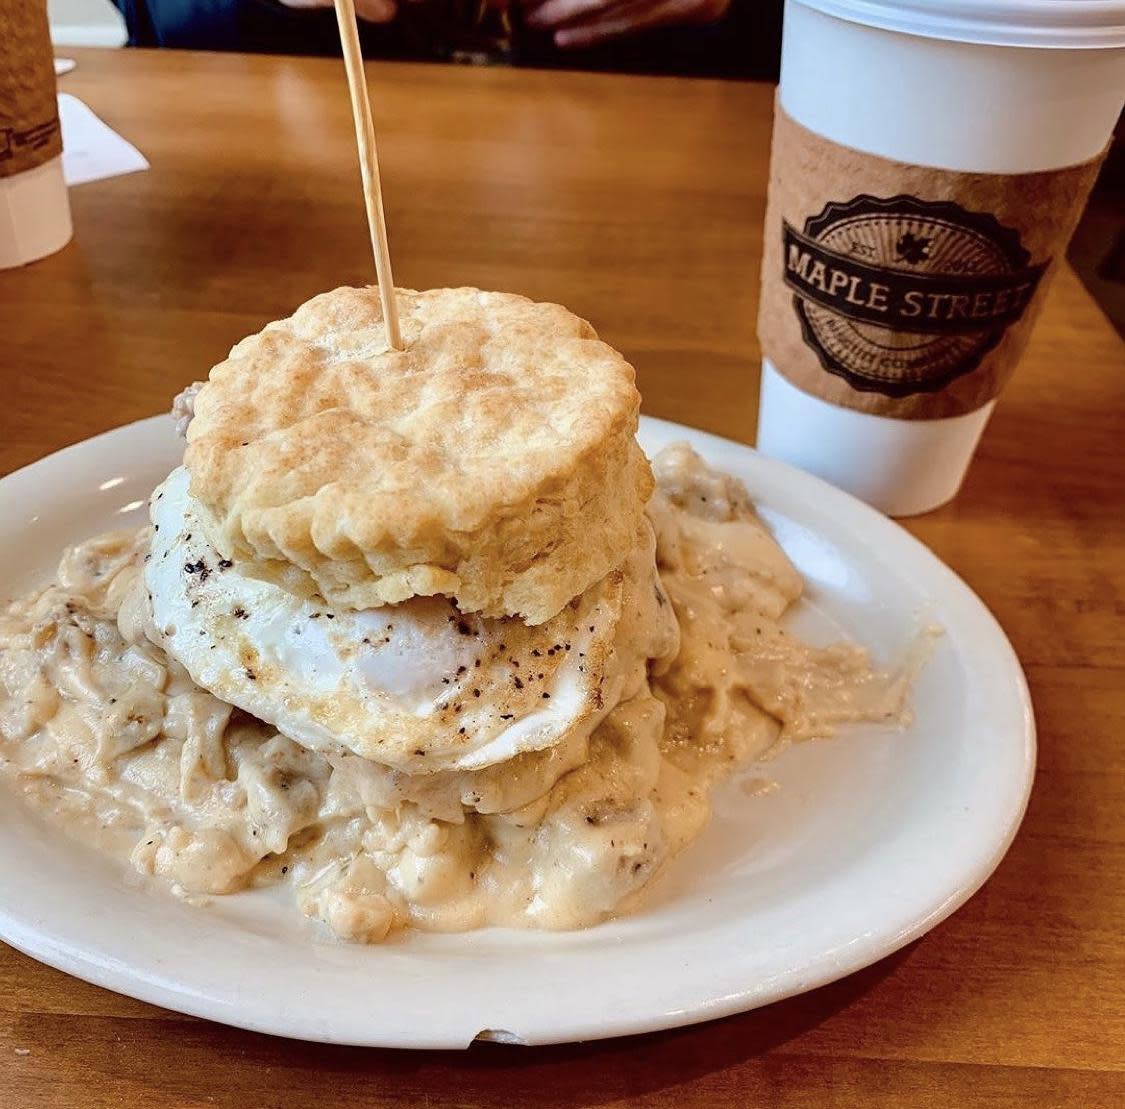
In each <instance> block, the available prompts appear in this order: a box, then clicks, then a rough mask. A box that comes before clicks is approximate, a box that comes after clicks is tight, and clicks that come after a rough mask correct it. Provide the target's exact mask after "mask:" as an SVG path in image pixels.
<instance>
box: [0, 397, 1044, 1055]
mask: <svg viewBox="0 0 1125 1109" xmlns="http://www.w3.org/2000/svg"><path fill="white" fill-rule="evenodd" d="M677 439H687V440H689V441H690V442H691V443H692V444H693V445H694V446H695V447H696V448H697V449H698V450H699V451H700V452H701V453H702V454H703V455H704V456H705V457H706V458H707V459H708V460H709V461H711V462H712V463H715V464H716V465H718V466H721V467H723V468H724V469H726V470H729V471H730V472H731V473H734V474H737V475H738V476H739V477H740V478H742V479H743V480H744V481H745V482H746V484H747V486H748V487H749V489H750V492H751V494H752V495H753V497H754V499H755V501H756V502H757V503H758V504H759V506H760V507H761V509H762V513H763V515H764V516H765V518H766V520H767V521H768V522H769V524H770V526H771V527H772V528H773V529H774V531H775V533H776V535H777V537H778V539H779V540H780V541H781V544H782V546H783V547H784V548H785V549H786V551H787V552H788V554H789V556H790V557H791V558H792V559H793V561H794V562H795V563H796V565H797V566H798V568H799V569H800V571H801V572H802V574H803V575H804V577H805V580H806V582H807V583H808V587H809V588H808V599H807V601H805V602H803V603H802V606H801V609H800V611H799V612H797V613H796V614H795V616H794V619H793V624H794V626H795V627H796V628H797V629H798V630H799V632H800V633H801V634H803V635H805V636H808V637H811V638H814V639H816V640H819V641H827V640H830V639H832V638H833V637H835V636H838V635H839V634H840V633H844V634H846V635H848V636H851V637H852V638H854V639H856V640H858V641H859V642H861V643H863V644H865V645H867V646H869V647H870V648H871V649H872V650H873V651H874V653H875V655H876V656H877V657H879V658H881V659H884V660H893V659H894V658H895V656H896V655H897V654H898V653H899V652H900V651H901V650H902V649H903V648H904V646H905V645H906V643H907V642H908V641H909V640H910V638H911V637H912V636H913V635H914V634H915V631H916V629H917V628H918V627H919V625H920V624H921V623H925V622H930V621H933V622H938V623H940V624H941V625H942V626H943V627H944V629H945V635H944V636H943V637H942V638H941V639H940V640H939V641H938V644H937V647H936V650H935V652H934V655H933V657H932V659H931V661H930V662H929V664H928V665H927V666H926V668H925V670H924V671H923V673H922V675H921V677H920V678H919V679H918V682H917V686H916V688H915V691H914V709H915V717H916V721H915V723H914V725H913V726H912V727H911V728H910V729H908V730H907V731H905V732H901V731H885V730H880V729H877V728H857V729H853V730H852V731H850V732H848V733H847V734H845V735H843V736H841V737H839V738H837V739H835V740H832V741H829V742H825V743H815V744H806V745H803V746H797V747H793V748H791V749H790V750H788V751H787V752H785V753H784V754H783V755H782V756H781V757H780V758H779V759H777V760H776V761H774V762H772V763H770V764H769V765H768V767H766V768H765V769H764V770H763V769H761V768H758V769H755V768H749V769H748V770H747V771H746V772H745V774H743V775H742V777H741V779H735V780H734V781H733V782H731V783H729V784H728V785H727V787H725V788H723V789H722V790H721V791H720V792H719V794H718V795H717V798H716V805H715V818H714V820H713V822H712V824H711V826H710V828H709V829H708V831H707V832H706V833H705V835H704V836H703V838H702V839H701V840H700V841H699V842H697V843H696V844H694V845H693V846H691V847H690V848H689V849H688V850H687V851H686V852H685V853H684V854H683V855H682V856H681V857H680V859H679V860H678V861H677V863H676V864H675V865H673V867H672V868H671V870H670V871H669V873H668V874H667V875H666V876H665V877H664V878H663V879H662V880H661V881H660V882H659V884H658V886H657V888H656V890H655V891H654V893H655V895H654V897H653V898H652V901H651V903H650V904H649V905H648V907H647V908H646V909H645V910H644V911H642V912H640V913H638V914H636V915H634V916H630V917H627V918H625V919H623V920H616V921H611V922H609V923H607V924H602V925H599V926H598V927H595V928H590V929H588V930H586V931H581V932H564V933H534V932H519V931H507V930H500V929H490V930H486V931H481V932H476V933H470V934H467V935H425V934H419V933H414V934H409V935H407V936H405V937H404V938H402V939H400V940H397V941H394V942H390V943H388V944H386V945H383V946H376V947H357V946H348V945H345V944H341V943H338V942H335V941H332V940H330V939H328V938H326V936H325V935H324V934H323V933H322V932H320V931H318V929H317V927H316V926H315V925H313V924H312V923H310V922H308V921H306V920H304V919H303V918H302V917H301V916H300V914H299V913H298V911H297V910H296V908H295V907H293V906H292V905H291V904H289V903H288V901H287V900H285V899H283V898H282V897H280V896H279V895H278V894H277V893H275V892H272V891H258V892H255V893H250V894H239V895H236V896H234V897H228V898H217V899H215V900H214V901H213V902H212V904H211V905H210V906H209V907H206V908H195V907H192V906H190V905H186V904H181V903H180V902H178V901H176V900H175V899H174V898H172V897H171V896H169V895H166V894H164V893H162V892H161V891H159V890H155V889H152V888H147V887H146V885H145V883H144V882H143V881H141V880H140V879H139V878H137V877H136V876H135V875H132V874H131V873H128V872H127V871H126V869H125V868H124V867H122V866H120V865H117V864H114V863H112V862H110V861H107V860H105V859H103V858H101V857H99V856H97V855H95V854H93V853H92V852H89V851H87V850H86V849H85V848H84V847H82V846H80V845H78V844H76V843H74V842H72V841H70V840H68V839H67V838H66V837H65V836H63V835H62V834H61V833H60V832H59V831H57V830H53V829H51V828H49V827H48V826H46V825H45V824H43V823H41V822H40V821H39V820H38V819H36V818H34V817H33V816H31V815H30V814H29V813H28V812H26V811H25V810H24V808H23V807H22V805H21V804H20V803H19V802H18V800H17V799H16V798H14V797H12V796H9V795H4V796H3V797H0V938H3V939H4V940H6V941H7V942H8V943H10V944H11V945H13V946H14V947H17V948H19V949H20V950H22V951H25V952H27V953H28V954H30V955H32V956H34V957H35V958H37V959H40V960H42V961H43V962H45V963H49V964H50V965H51V966H54V967H58V968H59V969H61V970H64V971H67V972H68V973H70V974H74V975H77V976H78V977H79V978H84V979H86V980H88V981H90V982H95V983H97V984H98V985H101V986H105V987H107V988H108V989H112V990H117V991H119V992H121V993H125V994H129V995H131V996H133V997H138V998H141V999H143V1000H145V1001H150V1002H154V1003H155V1004H157V1005H163V1006H165V1007H167V1008H169V1009H176V1010H179V1011H181V1012H185V1013H192V1014H194V1015H196V1016H201V1017H209V1018H211V1019H212V1020H218V1021H223V1022H225V1023H227V1024H232V1025H237V1026H240V1027H244V1028H252V1029H255V1030H258V1031H262V1032H271V1033H275V1034H279V1035H284V1036H294V1037H300V1038H302V1039H309V1040H323V1041H330V1042H339V1043H348V1044H369V1045H380V1046H394V1047H418V1048H421V1047H427V1048H433V1047H464V1046H466V1045H467V1044H469V1043H470V1042H471V1041H472V1040H473V1039H474V1038H475V1037H478V1036H484V1037H486V1038H489V1039H501V1040H507V1041H513V1042H520V1043H550V1042H557V1041H565V1040H581V1039H592V1038H596V1037H602V1036H614V1035H622V1034H625V1033H631V1032H644V1031H649V1030H652V1029H658V1028H667V1027H670V1026H674V1025H681V1024H689V1023H692V1022H695V1021H701V1020H707V1019H709V1018H712V1017H720V1016H724V1015H726V1014H729V1013H734V1012H738V1011H740V1010H745V1009H750V1008H753V1007H755V1006H758V1005H764V1004H766V1003H767V1002H770V1001H776V1000H778V999H780V998H783V997H788V996H790V995H792V994H796V993H799V992H801V991H803V990H808V989H811V988H813V987H815V986H819V985H822V984H824V983H826V982H830V981H832V980H834V979H836V978H840V977H842V976H843V975H846V974H849V973H850V972H852V971H854V970H858V969H859V968H860V967H864V966H867V965H868V964H869V963H872V962H874V961H875V960H877V959H879V958H881V957H882V956H884V955H887V954H889V953H890V952H892V951H894V950H895V949H896V948H899V947H901V946H903V944H905V943H907V942H909V941H910V940H912V939H914V938H915V937H917V936H919V935H921V934H922V933H923V932H925V931H926V930H927V929H929V928H932V927H933V926H934V925H935V924H937V923H938V921H940V920H942V919H943V918H944V917H945V916H947V915H948V914H949V913H951V912H953V910H954V909H956V908H957V907H958V906H959V905H960V904H961V903H962V902H964V901H965V900H966V898H968V897H969V896H970V895H971V894H972V893H973V892H974V891H975V890H976V889H977V888H978V887H979V886H980V885H981V883H982V882H983V881H984V880H985V879H986V878H987V877H988V875H989V874H990V873H991V872H992V870H993V869H994V868H995V867H996V865H997V863H998V862H999V861H1000V859H1001V857H1002V856H1003V854H1004V852H1005V850H1006V849H1007V847H1008V845H1009V843H1010V842H1011V840H1012V837H1013V836H1014V834H1015V832H1016V828H1017V827H1018V825H1019V822H1020V818H1021V817H1022V815H1023V811H1024V807H1025V804H1026V802H1027V796H1028V791H1029V789H1030V785H1031V780H1032V773H1033V769H1034V759H1035V740H1034V722H1033V719H1032V713H1031V704H1030V701H1029V699H1028V693H1027V687H1026V684H1025V682H1024V678H1023V674H1022V672H1021V671H1020V667H1019V663H1018V662H1017V660H1016V657H1015V655H1014V654H1013V652H1012V648H1011V646H1010V645H1009V643H1008V641H1007V639H1006V638H1005V637H1004V633H1003V632H1002V631H1001V630H1000V628H999V627H998V626H997V624H996V622H995V620H994V619H993V618H992V616H991V615H990V614H989V613H988V611H987V610H986V609H985V607H984V606H983V605H982V604H981V602H980V601H979V600H978V599H977V598H976V597H975V596H974V595H973V594H972V593H971V592H970V591H969V589H968V588H967V587H966V586H965V585H964V584H963V583H962V582H961V581H960V579H958V578H957V577H956V576H955V575H954V574H953V573H952V572H951V571H949V570H948V569H946V567H945V566H943V565H942V564H941V563H940V562H939V561H938V560H937V559H936V558H934V556H933V555H932V554H930V552H929V551H927V550H926V549H925V548H924V547H922V546H921V545H920V544H919V543H917V542H916V541H915V540H914V539H912V538H911V537H910V536H909V535H907V534H906V532H904V531H903V530H902V529H901V528H899V527H897V526H896V525H895V524H893V523H891V522H889V521H888V520H886V519H885V518H884V517H882V516H880V515H879V514H878V513H876V512H874V511H873V510H871V509H870V508H867V507H866V506H865V505H863V504H861V503H859V502H858V501H856V500H854V499H852V498H851V497H849V496H847V495H846V494H844V493H841V492H838V491H837V490H835V489H833V488H831V487H830V486H828V485H826V484H824V483H823V482H821V481H819V480H818V479H816V478H813V477H810V476H808V475H806V474H803V473H800V472H798V471H797V470H793V469H790V468H789V467H787V466H784V465H781V464H780V463H777V462H773V461H771V460H769V459H766V458H762V457H760V456H759V455H757V454H755V453H754V452H753V451H751V450H750V449H749V448H747V447H744V446H741V445H739V444H736V443H731V442H728V441H726V440H722V439H717V438H715V437H713V436H710V435H705V434H702V433H700V432H697V431H693V430H691V429H688V428H683V427H678V426H676V425H675V424H669V423H664V422H661V421H657V420H645V421H643V426H642V429H641V440H642V444H643V445H644V447H645V448H646V449H647V450H649V451H652V450H654V449H656V448H659V447H660V446H662V445H663V444H664V443H667V442H671V441H674V440H677ZM178 458H179V443H178V441H177V440H176V438H175V436H174V435H173V432H172V425H171V421H170V420H169V419H167V418H165V417H157V418H154V419H150V420H144V421H141V422H140V423H136V424H131V425H130V426H128V427H123V428H118V429H117V430H116V431H111V432H109V433H107V434H105V435H101V436H99V437H97V438H95V439H91V440H88V441H87V442H84V443H79V444H78V445H77V446H73V447H70V448H68V449H66V450H64V451H60V452H59V453H58V454H55V455H52V456H51V457H49V458H46V459H43V460H42V461H41V462H37V463H36V464H35V465H33V466H29V467H27V468H26V469H24V470H21V471H19V472H18V473H15V474H12V475H11V476H9V477H7V478H5V479H4V480H3V481H0V550H2V551H3V560H2V562H0V596H8V595H13V594H16V593H18V592H21V591H23V590H24V589H25V588H27V587H30V586H32V585H34V584H36V583H38V582H41V581H43V580H45V579H46V578H47V577H48V576H49V575H50V573H51V570H52V569H53V566H54V564H55V561H56V559H57V556H58V553H59V550H60V548H61V547H62V546H63V545H64V544H66V543H70V542H75V541H77V540H80V539H83V538H85V537H87V536H89V535H92V534H94V533H95V532H98V531H101V530H104V529H106V528H109V527H113V526H120V525H124V524H132V523H140V522H141V520H142V519H143V514H144V506H145V501H146V498H147V497H148V494H149V491H150V490H151V488H152V487H153V485H155V484H156V482H157V481H159V480H160V479H161V478H162V477H163V476H164V475H165V473H166V472H167V471H168V470H169V469H170V468H171V467H172V466H173V465H174V464H175V463H176V462H177V461H178ZM763 775H767V776H768V777H769V778H771V779H773V780H776V781H777V782H778V783H779V784H780V789H779V790H777V791H776V792H774V793H771V794H768V795H765V796H755V795H753V793H752V789H751V788H750V786H751V784H752V779H753V778H755V777H761V776H763Z"/></svg>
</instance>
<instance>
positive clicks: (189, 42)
mask: <svg viewBox="0 0 1125 1109" xmlns="http://www.w3.org/2000/svg"><path fill="white" fill-rule="evenodd" d="M113 2H114V3H115V4H116V5H117V7H118V8H120V10H121V12H122V13H123V15H124V16H125V22H126V25H127V27H128V31H129V45H130V46H166V47H178V48H181V49H189V50H192V49H194V50H239V51H252V52H270V53H288V54H335V53H339V37H338V33H337V30H336V17H335V13H334V11H333V3H332V0H113ZM355 8H356V14H357V15H358V16H359V22H360V33H361V38H362V43H363V50H364V54H365V55H366V56H367V57H389V58H402V59H415V60H426V59H429V60H439V59H440V60H451V61H462V62H474V63H486V64H487V63H495V62H508V63H512V64H515V65H530V66H548V67H568V68H576V69H606V70H621V71H627V72H643V73H685V74H686V73H691V74H713V75H716V76H724V77H759V78H761V77H772V76H775V75H776V72H777V58H778V52H779V43H780V39H781V3H780V0H355Z"/></svg>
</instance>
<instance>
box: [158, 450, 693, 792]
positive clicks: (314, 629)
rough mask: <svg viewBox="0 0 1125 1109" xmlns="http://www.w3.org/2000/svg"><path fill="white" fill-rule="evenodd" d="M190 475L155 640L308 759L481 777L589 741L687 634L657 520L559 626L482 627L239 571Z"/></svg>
mask: <svg viewBox="0 0 1125 1109" xmlns="http://www.w3.org/2000/svg"><path fill="white" fill-rule="evenodd" d="M188 485H189V479H188V474H187V471H186V470H185V469H184V468H183V467H178V468H177V469H175V470H173V471H172V473H171V474H170V475H169V477H168V478H167V480H166V481H165V482H164V483H163V485H161V486H160V487H159V488H158V489H157V490H156V492H155V493H154V494H153V498H152V503H151V510H150V515H151V518H152V523H153V528H154V533H153V540H152V547H151V550H150V553H149V556H148V560H147V562H146V564H145V570H144V583H145V586H146V588H147V593H148V597H149V600H150V604H151V614H152V622H151V625H150V628H149V635H150V636H151V637H152V638H153V640H154V641H155V642H156V643H157V644H158V645H159V646H161V647H163V649H164V650H166V651H167V652H168V653H169V654H170V655H172V657H173V658H175V659H176V660H177V661H179V662H180V663H181V664H182V665H183V666H184V667H185V668H186V669H187V671H188V673H189V674H190V675H191V677H192V680H193V681H195V682H196V683H197V684H198V685H200V686H202V687H203V688H204V689H207V690H209V691H210V692H211V693H213V694H214V695H215V696H216V697H218V698H220V699H221V700H223V701H226V702H228V703H229V704H233V705H236V706H238V707H239V708H241V709H244V710H245V711H246V712H249V713H251V714H253V715H254V716H256V717H258V718H259V719H261V720H265V721H267V722H269V723H270V724H272V725H274V727H276V728H277V729H278V730H279V731H280V732H282V733H283V734H284V735H287V736H289V737H290V738H291V739H293V740H295V741H297V742H298V743H302V744H304V745H305V746H307V747H310V748H313V749H317V750H324V751H328V752H333V751H337V752H338V751H341V750H349V751H352V752H354V753H355V754H358V755H360V756H362V757H364V758H368V759H372V760H375V761H377V762H380V763H383V764H385V765H387V766H390V767H393V768H395V769H399V770H403V771H407V772H410V773H426V772H433V771H438V770H448V769H461V770H472V769H478V768H480V767H484V766H490V765H493V764H495V763H499V762H503V761H505V760H507V759H510V758H512V757H513V756H515V755H518V754H521V753H525V752H529V751H540V750H544V749H546V748H549V747H552V746H554V745H555V744H558V743H560V742H562V741H563V740H565V739H568V738H573V737H574V736H575V735H579V734H588V733H589V732H590V731H592V730H593V728H594V727H596V726H597V724H598V723H599V722H600V721H601V720H602V719H603V718H604V717H605V715H606V714H607V713H608V712H609V711H610V710H611V709H612V708H614V706H616V705H617V704H618V703H619V702H620V701H622V700H623V699H626V698H628V697H630V696H633V695H634V694H635V693H636V692H637V691H638V690H639V689H640V688H641V686H642V685H643V683H644V681H645V678H646V675H647V670H648V664H649V662H650V660H654V659H655V660H667V659H670V658H671V657H672V656H674V654H675V652H676V649H677V646H678V636H679V630H678V626H677V624H676V620H675V617H674V616H673V614H672V607H671V605H670V604H669V602H668V599H667V596H666V594H665V593H664V590H663V587H662V586H661V584H660V581H659V578H658V576H657V574H656V569H655V555H654V538H653V533H652V527H651V525H650V524H649V523H648V521H647V520H645V521H643V523H642V529H641V531H640V532H639V534H638V539H637V545H636V548H635V550H634V551H633V553H632V554H631V555H630V557H629V559H628V561H627V562H626V564H625V565H624V566H623V567H621V568H620V569H618V570H615V571H613V572H611V573H610V574H608V575H607V576H606V577H605V578H603V579H602V580H601V581H600V582H598V583H597V584H595V585H594V586H593V587H591V588H590V589H588V590H586V592H585V593H583V594H581V595H580V596H578V597H576V598H575V599H574V600H573V601H571V602H570V604H568V605H567V606H566V607H565V608H564V609H563V610H562V612H560V613H559V614H558V615H557V616H556V617H554V618H553V619H551V620H549V621H548V622H547V623H545V624H541V625H538V626H536V627H529V626H527V625H526V624H524V623H523V622H522V621H520V620H518V619H508V618H505V619H482V618H478V617H475V616H472V615H466V614H463V613H461V612H460V611H458V609H457V608H456V607H455V605H454V604H453V603H452V602H451V601H449V600H448V599H446V598H442V597H414V598H411V599H410V600H409V601H406V602H404V603H402V604H397V605H390V606H385V607H382V608H376V609H367V610H362V611H352V610H344V609H333V608H332V607H330V606H328V604H327V603H326V602H325V601H324V599H323V598H322V597H320V596H318V595H316V594H307V595H306V594H303V593H302V592H301V591H300V590H299V589H295V588H293V587H292V585H291V583H289V582H288V581H287V580H286V577H285V573H284V570H283V569H281V568H278V567H274V566H271V565H269V564H258V563H243V562H232V561H230V560H228V559H224V558H223V557H222V556H221V555H220V553H219V551H218V550H217V549H216V547H215V546H214V545H213V544H212V543H211V541H210V540H209V538H208V536H207V531H206V526H205V522H204V516H203V513H202V511H201V509H200V507H199V505H198V504H197V503H196V502H195V501H194V499H193V498H192V496H191V494H190V491H189V488H188Z"/></svg>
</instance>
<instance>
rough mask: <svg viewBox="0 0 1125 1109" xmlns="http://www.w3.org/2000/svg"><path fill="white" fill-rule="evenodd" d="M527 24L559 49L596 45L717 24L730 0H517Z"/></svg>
mask: <svg viewBox="0 0 1125 1109" xmlns="http://www.w3.org/2000/svg"><path fill="white" fill-rule="evenodd" d="M517 2H519V3H521V4H522V5H523V8H524V12H525V21H526V23H527V25H528V26H529V27H531V28H534V29H535V30H537V31H554V39H555V45H556V46H558V47H559V48H560V49H564V50H565V49H567V48H571V49H573V48H576V47H581V46H593V45H595V44H596V43H600V42H605V41H606V40H607V39H612V38H618V37H620V36H621V35H630V34H633V33H634V32H635V31H646V30H648V29H649V28H652V27H672V26H686V25H695V26H700V25H702V24H705V23H714V22H716V21H717V20H719V19H721V18H722V17H723V16H724V15H726V13H727V9H728V8H730V0H517Z"/></svg>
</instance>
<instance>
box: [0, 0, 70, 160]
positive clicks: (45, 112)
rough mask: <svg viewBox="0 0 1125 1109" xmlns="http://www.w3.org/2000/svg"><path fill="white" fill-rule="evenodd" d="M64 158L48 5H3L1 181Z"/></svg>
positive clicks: (23, 0) (26, 1)
mask: <svg viewBox="0 0 1125 1109" xmlns="http://www.w3.org/2000/svg"><path fill="white" fill-rule="evenodd" d="M61 153H62V133H61V131H60V128H59V112H58V102H57V100H56V97H55V69H54V62H53V54H52V51H51V35H50V30H49V29H48V26H47V5H46V3H45V0H0V177H12V176H15V175H16V174H17V173H24V172H26V171H27V170H31V169H35V168H36V167H37V166H41V165H43V163H44V162H48V161H50V160H51V159H52V158H55V157H57V156H58V155H59V154H61Z"/></svg>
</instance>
